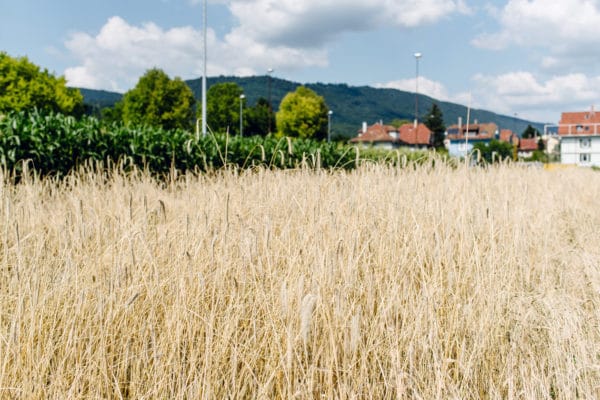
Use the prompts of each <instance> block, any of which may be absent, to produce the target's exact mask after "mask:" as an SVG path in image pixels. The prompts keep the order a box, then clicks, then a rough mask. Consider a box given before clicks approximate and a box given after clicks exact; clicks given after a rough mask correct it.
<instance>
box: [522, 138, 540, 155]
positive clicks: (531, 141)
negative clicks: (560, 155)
mask: <svg viewBox="0 0 600 400" xmlns="http://www.w3.org/2000/svg"><path fill="white" fill-rule="evenodd" d="M539 140H540V138H539V137H532V138H528V139H523V138H521V139H519V141H518V142H519V145H518V146H519V147H517V154H518V156H519V158H529V157H531V156H532V155H533V152H534V151H536V150H537V149H538V142H539Z"/></svg>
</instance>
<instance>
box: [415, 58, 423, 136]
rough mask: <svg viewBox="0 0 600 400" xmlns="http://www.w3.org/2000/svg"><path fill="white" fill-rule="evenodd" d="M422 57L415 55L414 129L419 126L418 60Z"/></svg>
mask: <svg viewBox="0 0 600 400" xmlns="http://www.w3.org/2000/svg"><path fill="white" fill-rule="evenodd" d="M421 57H423V54H421V53H415V61H416V63H417V79H415V86H416V89H415V128H416V127H417V126H418V125H419V60H420V59H421Z"/></svg>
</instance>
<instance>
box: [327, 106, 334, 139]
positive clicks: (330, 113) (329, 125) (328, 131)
mask: <svg viewBox="0 0 600 400" xmlns="http://www.w3.org/2000/svg"><path fill="white" fill-rule="evenodd" d="M332 115H333V111H331V110H329V112H328V113H327V143H329V142H331V116H332Z"/></svg>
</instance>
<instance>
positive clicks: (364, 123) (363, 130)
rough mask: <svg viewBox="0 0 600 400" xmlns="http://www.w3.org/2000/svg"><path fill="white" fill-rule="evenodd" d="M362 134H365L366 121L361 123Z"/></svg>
mask: <svg viewBox="0 0 600 400" xmlns="http://www.w3.org/2000/svg"><path fill="white" fill-rule="evenodd" d="M362 133H367V122H366V121H363V125H362Z"/></svg>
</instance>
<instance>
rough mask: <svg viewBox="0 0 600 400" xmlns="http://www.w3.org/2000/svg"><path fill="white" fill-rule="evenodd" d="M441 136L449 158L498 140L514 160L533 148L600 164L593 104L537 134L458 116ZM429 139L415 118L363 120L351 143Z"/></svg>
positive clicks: (421, 144)
mask: <svg viewBox="0 0 600 400" xmlns="http://www.w3.org/2000/svg"><path fill="white" fill-rule="evenodd" d="M444 137H445V138H444V146H445V147H446V149H447V150H448V153H449V155H450V156H452V157H458V158H461V157H465V156H467V155H468V154H470V153H471V152H472V151H473V149H474V148H475V145H476V144H477V143H482V144H489V143H491V141H492V140H497V141H500V142H504V143H509V144H511V145H512V146H513V148H514V159H519V160H527V159H529V158H531V157H532V155H533V154H534V152H535V151H543V152H544V153H545V154H547V155H548V157H549V159H550V160H554V161H559V162H560V163H561V164H568V165H578V166H600V112H596V111H595V110H594V108H593V107H591V108H590V110H589V111H578V112H564V113H562V116H561V119H560V121H559V122H558V124H556V125H546V126H545V127H544V132H543V133H542V132H540V134H539V136H534V137H529V138H522V137H520V136H519V135H518V134H517V133H515V132H513V131H512V130H511V129H504V128H501V127H499V126H498V125H496V124H495V123H491V122H479V121H477V120H474V121H472V122H471V123H469V122H468V121H463V120H462V119H461V118H459V119H458V121H457V123H456V124H454V125H451V126H449V127H447V129H446V132H445V133H444ZM432 140H433V133H432V132H431V130H430V129H429V128H428V127H427V126H426V125H425V124H423V123H422V122H419V123H417V121H416V120H415V122H414V123H405V124H403V125H401V126H399V127H396V126H393V125H385V124H383V122H382V121H380V122H377V123H375V124H372V125H368V124H367V123H366V122H364V123H363V125H362V128H361V129H360V130H359V131H358V134H357V136H355V137H353V138H352V139H351V140H350V142H351V143H354V144H357V145H361V146H372V147H376V148H384V149H398V148H407V149H411V150H424V149H427V148H429V147H431V144H432Z"/></svg>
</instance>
